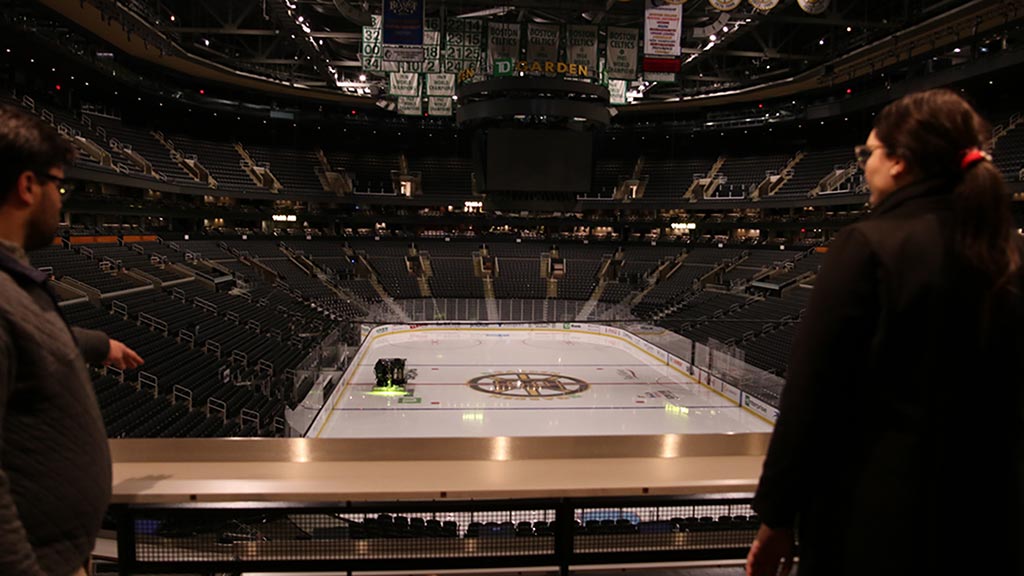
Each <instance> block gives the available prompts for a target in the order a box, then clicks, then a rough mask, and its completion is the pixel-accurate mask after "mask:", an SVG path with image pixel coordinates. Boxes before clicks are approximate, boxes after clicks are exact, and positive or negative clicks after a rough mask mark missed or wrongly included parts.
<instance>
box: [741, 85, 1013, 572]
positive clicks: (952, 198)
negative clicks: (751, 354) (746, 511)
mask: <svg viewBox="0 0 1024 576" xmlns="http://www.w3.org/2000/svg"><path fill="white" fill-rule="evenodd" d="M987 135H988V130H987V128H986V125H985V122H984V121H983V120H982V119H981V118H980V117H979V116H978V114H977V113H976V112H975V111H974V110H973V109H972V108H971V106H970V105H969V104H968V103H967V102H966V101H964V99H963V98H961V97H960V96H959V95H958V94H956V93H954V92H951V91H948V90H931V91H927V92H921V93H917V94H911V95H909V96H906V97H904V98H902V99H900V100H898V101H896V102H893V103H892V104H890V105H889V106H887V107H886V108H885V109H884V110H883V111H882V112H881V113H880V114H879V115H878V117H877V119H876V121H875V126H874V130H872V131H871V134H870V135H869V136H868V139H867V141H866V143H865V144H864V145H862V146H858V147H857V148H856V155H857V159H858V161H859V163H860V165H861V167H862V169H863V170H864V177H865V180H866V181H867V185H868V188H869V189H870V191H871V197H870V200H869V204H870V206H871V213H870V214H869V215H868V216H867V217H866V218H864V219H862V220H861V221H859V222H857V223H856V224H853V225H850V226H848V227H847V228H845V229H843V230H842V231H841V232H840V233H839V234H838V235H837V236H836V238H835V239H834V241H833V242H832V244H831V245H830V248H829V252H828V255H827V257H826V259H825V263H824V265H823V267H822V270H821V272H820V273H819V275H818V278H817V280H816V282H815V289H814V293H813V295H812V296H811V301H810V304H809V306H808V309H807V312H806V314H805V316H804V319H803V322H802V324H801V326H800V329H799V331H798V334H797V337H796V339H795V341H794V344H793V350H792V356H791V359H790V363H789V372H788V375H787V381H786V386H785V389H784V391H783V394H782V401H781V406H780V415H779V418H778V422H777V423H776V426H775V431H774V433H773V436H772V440H771V444H770V447H769V450H768V455H767V457H766V459H765V463H764V469H763V471H762V474H761V480H760V483H759V486H758V490H757V494H756V496H755V499H754V509H755V510H756V511H757V512H758V514H759V515H760V517H761V519H762V526H761V528H760V530H759V532H758V535H757V537H756V539H755V541H754V543H753V545H752V546H751V550H750V553H749V554H748V557H747V574H748V575H749V576H761V575H769V574H770V575H772V576H774V575H776V574H779V573H786V572H788V571H789V569H790V568H791V566H792V564H793V560H794V555H796V553H797V548H796V547H795V543H797V542H798V544H799V550H798V552H799V554H798V556H799V563H800V570H799V572H800V574H801V576H814V575H818V574H829V575H833V574H851V575H852V574H858V575H859V574H872V575H878V574H900V575H904V574H932V573H978V574H980V573H1000V574H1024V561H1022V560H1024V558H1022V552H1021V549H1022V544H1024V529H1022V525H1024V473H1022V462H1024V452H1022V440H1024V402H1022V399H1024V394H1022V388H1024V335H1022V334H1024V290H1022V287H1024V280H1022V265H1021V253H1022V250H1021V242H1020V236H1019V235H1018V234H1017V232H1016V226H1015V225H1014V224H1013V219H1012V216H1011V213H1010V197H1009V193H1008V192H1007V189H1006V185H1005V183H1004V182H1003V179H1002V176H1001V174H1000V172H999V170H997V169H996V167H995V166H993V165H992V162H991V158H990V157H989V155H988V154H987V153H986V152H985V151H984V146H985V140H986V138H987Z"/></svg>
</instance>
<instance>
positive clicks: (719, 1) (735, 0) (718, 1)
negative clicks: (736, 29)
mask: <svg viewBox="0 0 1024 576" xmlns="http://www.w3.org/2000/svg"><path fill="white" fill-rule="evenodd" d="M742 3H743V0H708V4H711V7H712V8H714V9H715V10H720V11H722V12H729V11H731V10H735V9H736V7H737V6H739V5H740V4H742Z"/></svg>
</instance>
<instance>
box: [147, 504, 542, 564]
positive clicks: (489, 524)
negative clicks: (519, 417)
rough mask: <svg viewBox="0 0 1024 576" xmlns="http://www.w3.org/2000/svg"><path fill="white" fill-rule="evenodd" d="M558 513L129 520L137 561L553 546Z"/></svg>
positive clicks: (179, 514) (196, 515)
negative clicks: (132, 521)
mask: <svg viewBox="0 0 1024 576" xmlns="http://www.w3.org/2000/svg"><path fill="white" fill-rule="evenodd" d="M554 516H555V512H554V510H552V509H547V510H544V509H538V510H502V511H496V510H490V511H472V512H467V511H461V512H452V511H436V512H427V513H423V512H402V511H394V512H386V513H383V512H382V513H375V512H361V513H346V512H330V511H326V510H325V511H319V510H318V511H294V512H265V513H259V512H257V513H251V514H239V513H237V512H231V511H216V512H211V511H208V510H199V511H197V510H175V511H165V512H153V513H147V514H144V515H139V516H137V517H136V518H135V520H134V527H135V533H136V536H135V559H136V561H138V562H147V563H149V562H157V563H166V562H224V561H232V560H236V561H244V562H272V561H309V560H327V559H329V560H367V559H372V560H390V559H417V558H419V559H437V558H464V557H475V558H484V557H494V556H531V555H538V554H545V555H550V554H553V553H554V532H553V531H552V528H551V525H552V524H553V522H554Z"/></svg>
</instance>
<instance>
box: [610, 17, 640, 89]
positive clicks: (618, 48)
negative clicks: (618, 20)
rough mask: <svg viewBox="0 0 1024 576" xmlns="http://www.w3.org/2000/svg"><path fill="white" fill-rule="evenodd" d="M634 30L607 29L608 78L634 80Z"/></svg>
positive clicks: (614, 27)
mask: <svg viewBox="0 0 1024 576" xmlns="http://www.w3.org/2000/svg"><path fill="white" fill-rule="evenodd" d="M637 36H638V34H637V29H636V28H618V27H616V26H609V27H608V46H607V57H608V64H607V66H608V77H609V78H617V79H620V80H636V58H637V47H638V46H637V45H638V44H639V38H638V37H637Z"/></svg>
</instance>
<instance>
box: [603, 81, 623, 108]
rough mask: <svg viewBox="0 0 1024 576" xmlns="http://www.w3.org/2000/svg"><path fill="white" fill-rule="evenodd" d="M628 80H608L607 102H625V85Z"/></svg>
mask: <svg viewBox="0 0 1024 576" xmlns="http://www.w3.org/2000/svg"><path fill="white" fill-rule="evenodd" d="M627 84H628V82H626V81H625V80H609V81H608V95H609V99H608V102H610V103H611V104H625V103H626V85H627Z"/></svg>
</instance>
